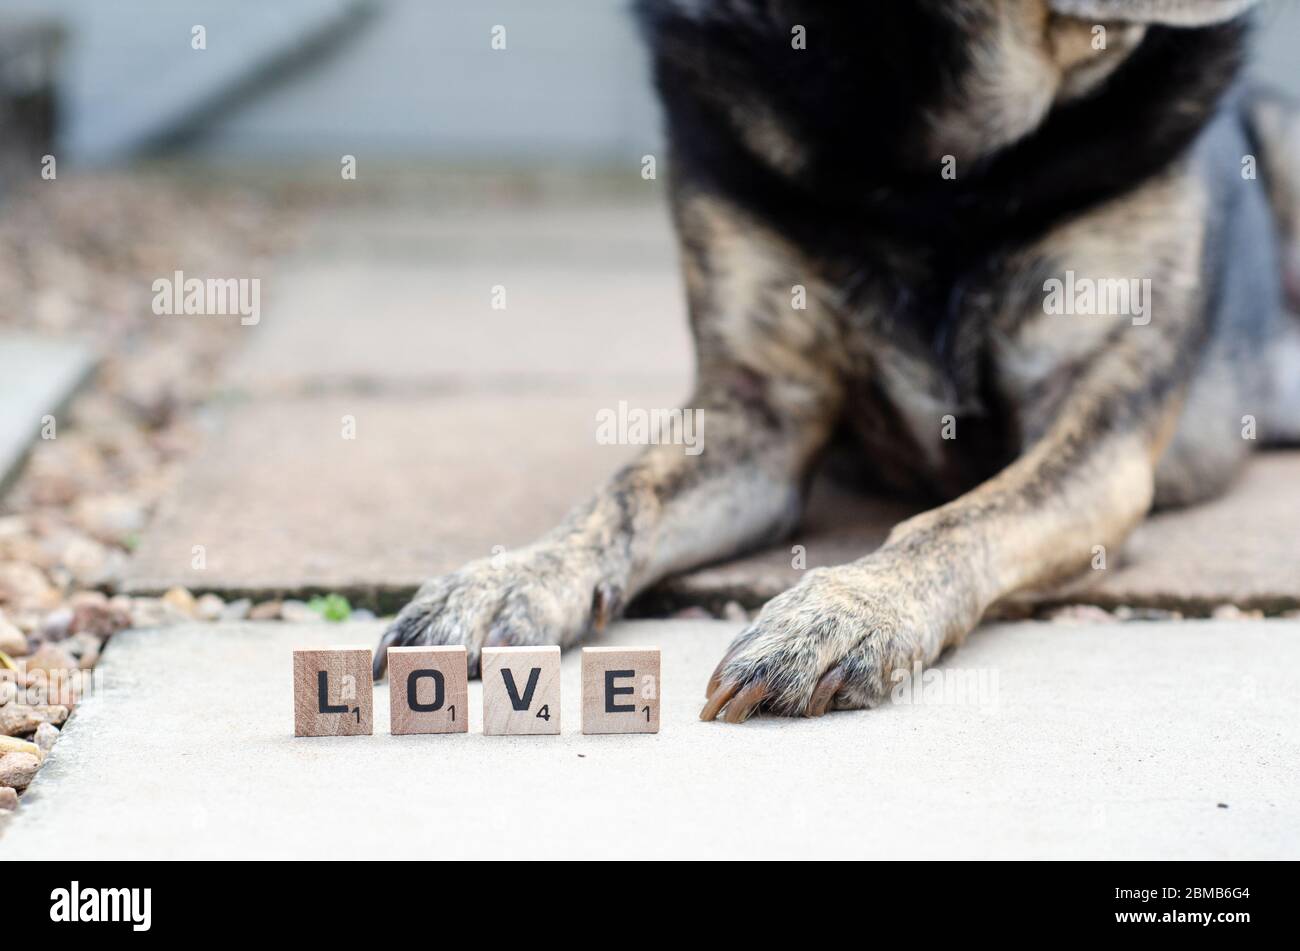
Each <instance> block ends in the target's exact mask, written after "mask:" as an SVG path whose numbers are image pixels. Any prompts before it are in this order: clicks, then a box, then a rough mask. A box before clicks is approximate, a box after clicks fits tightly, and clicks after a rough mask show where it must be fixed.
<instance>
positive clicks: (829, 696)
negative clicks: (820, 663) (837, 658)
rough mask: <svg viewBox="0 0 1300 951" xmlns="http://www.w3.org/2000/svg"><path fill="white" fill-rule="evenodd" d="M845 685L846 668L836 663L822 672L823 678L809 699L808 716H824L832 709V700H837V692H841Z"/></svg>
mask: <svg viewBox="0 0 1300 951" xmlns="http://www.w3.org/2000/svg"><path fill="white" fill-rule="evenodd" d="M843 685H844V668H843V667H841V666H840V665H839V664H836V665H835V666H834V667H832V668H831V669H830V670H828V671H826V673H824V674H822V678H821V680H819V681H817V687H816V688H815V689H814V690H813V695H812V699H811V700H809V701H808V714H807V715H808V716H810V717H820V716H824V715H825V713H826V711H827V710H828V709H830V705H831V703H832V701H834V700H835V694H837V693H838V692H839V689H840V687H841V686H843Z"/></svg>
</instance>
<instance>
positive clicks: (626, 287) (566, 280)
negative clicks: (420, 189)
mask: <svg viewBox="0 0 1300 951" xmlns="http://www.w3.org/2000/svg"><path fill="white" fill-rule="evenodd" d="M316 233H317V234H318V237H317V238H316V239H315V240H313V242H312V246H311V249H310V253H309V254H305V255H304V256H303V257H302V258H300V259H299V260H298V261H297V263H296V264H294V265H292V266H289V267H288V268H286V269H285V270H284V271H282V273H280V274H279V275H278V276H276V277H275V278H274V280H273V281H268V282H267V283H266V287H265V290H264V304H263V313H262V319H261V322H260V323H259V324H258V325H257V326H256V327H250V328H247V333H248V334H249V345H248V347H247V349H246V351H245V353H244V354H243V355H242V357H241V358H240V359H239V360H237V361H236V364H235V366H234V367H233V368H232V371H231V373H230V376H229V381H228V382H229V383H230V385H231V386H232V387H234V388H237V389H242V390H246V391H248V392H252V393H256V394H266V393H269V392H280V393H284V392H298V391H302V390H309V391H310V390H317V391H318V390H320V389H323V388H328V389H347V388H349V387H351V388H356V387H358V386H366V387H371V388H379V387H384V388H387V389H390V390H393V389H410V388H412V387H418V386H422V385H423V386H436V387H439V388H447V387H457V388H462V389H477V390H490V389H495V388H498V387H500V386H502V385H504V384H509V385H511V386H514V387H516V388H517V387H518V386H520V385H523V384H527V383H530V382H540V383H553V382H554V381H556V380H557V379H559V380H567V381H573V380H602V381H611V380H617V381H636V380H645V379H652V380H668V381H671V382H674V383H676V384H678V385H680V386H682V387H685V386H686V384H687V383H689V381H690V378H691V371H692V367H693V355H692V348H691V343H690V335H689V332H688V327H687V320H686V307H685V292H684V291H683V289H682V287H681V279H680V275H679V273H678V269H677V264H676V256H675V244H674V240H673V237H672V234H671V230H670V228H669V225H668V221H667V214H666V211H665V210H664V208H663V207H662V206H661V205H650V204H645V203H627V202H620V203H615V204H611V205H607V206H600V205H598V206H588V207H582V208H578V209H564V208H556V207H555V206H552V205H541V206H531V205H528V204H527V203H525V204H524V205H523V206H521V207H509V208H506V209H494V210H489V211H487V212H482V213H477V214H469V213H466V212H465V211H463V210H462V211H457V210H446V211H443V210H436V211H429V212H427V213H423V214H410V213H406V214H403V213H400V212H399V213H395V214H393V215H391V216H382V217H380V218H379V219H378V220H377V218H376V216H375V215H374V214H365V213H362V212H357V211H347V210H343V211H341V212H339V213H337V214H336V215H328V216H323V217H321V218H320V220H319V221H318V223H317V228H316ZM497 288H502V289H503V296H502V297H499V298H498V297H497V296H496V294H497V291H496V289H497ZM501 305H504V306H501Z"/></svg>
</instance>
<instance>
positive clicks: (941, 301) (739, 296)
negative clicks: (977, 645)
mask: <svg viewBox="0 0 1300 951" xmlns="http://www.w3.org/2000/svg"><path fill="white" fill-rule="evenodd" d="M1250 5H1251V4H1250V0H887V2H878V3H869V4H868V3H860V4H844V5H833V4H826V3H821V2H818V0H639V2H638V3H637V5H636V13H637V16H638V18H639V20H640V22H641V24H642V27H643V29H644V32H645V35H646V36H647V38H648V42H649V45H650V49H651V52H652V60H653V68H654V73H655V78H656V82H657V86H658V89H659V92H660V95H661V99H662V102H663V104H664V110H665V116H666V124H667V132H668V140H669V143H670V148H671V155H670V159H671V169H672V175H671V178H672V187H671V206H672V212H673V218H674V223H675V226H676V230H677V233H678V235H679V238H680V250H681V258H682V267H683V271H684V275H685V286H686V290H687V296H688V303H689V312H690V320H691V326H692V330H693V335H694V340H695V347H696V354H697V365H698V376H697V382H696V386H695V389H694V393H693V395H692V396H691V398H690V400H689V403H688V405H689V406H690V407H692V408H694V409H695V410H697V411H698V412H702V413H703V414H704V419H705V421H706V422H707V428H706V433H707V440H706V441H705V451H704V452H702V453H700V454H698V455H688V454H685V453H683V452H682V451H681V448H680V447H678V446H668V445H656V446H651V447H648V448H647V449H646V450H645V451H644V452H643V454H642V455H641V456H640V457H639V458H638V459H637V460H636V461H634V462H633V463H631V464H630V465H628V466H627V467H626V468H624V469H622V470H621V471H620V472H618V473H617V474H616V475H615V476H614V477H613V478H612V479H611V481H610V482H609V483H608V484H607V485H606V486H605V487H604V488H603V489H602V490H601V491H599V492H598V493H597V494H596V495H595V497H594V498H593V499H591V500H590V501H588V502H587V503H586V504H584V505H581V506H580V507H579V508H577V509H576V510H575V511H574V512H573V513H572V514H571V515H570V516H569V517H568V518H567V519H566V520H565V521H564V522H563V523H562V524H561V525H560V526H559V527H558V528H556V529H555V530H553V531H552V532H550V533H549V534H547V535H546V536H545V537H543V538H542V539H540V540H539V541H537V542H536V543H534V544H532V545H530V546H528V547H526V548H523V549H521V550H516V551H513V552H509V553H507V554H505V555H500V556H497V557H495V558H493V559H484V560H482V561H477V562H473V563H471V564H469V565H467V566H466V567H464V568H462V569H461V570H459V571H457V572H455V573H453V574H450V575H447V576H444V577H441V578H437V579H435V580H433V581H430V582H429V583H427V584H426V585H424V586H423V587H422V588H421V589H420V591H419V592H418V594H417V596H416V597H415V599H414V600H413V601H412V602H411V603H410V604H409V605H407V606H406V607H405V608H404V609H403V610H402V611H401V612H400V613H399V614H398V616H397V618H396V619H395V621H394V622H393V624H392V625H391V627H390V628H389V629H388V630H387V631H386V632H385V634H384V635H383V637H382V639H381V641H380V645H379V650H378V652H377V657H376V661H375V665H376V674H377V675H382V673H383V668H384V652H385V650H386V648H387V647H389V646H393V645H418V644H464V645H466V647H467V648H468V650H469V656H470V664H471V669H475V668H477V664H478V656H479V651H480V649H481V648H482V647H484V646H494V645H511V644H525V645H527V644H560V645H562V646H567V645H571V644H573V643H575V642H576V641H578V640H580V639H581V638H583V637H584V636H586V635H588V634H589V633H591V632H593V631H599V630H601V629H602V628H603V627H604V626H605V625H606V624H607V623H608V622H609V621H610V619H611V618H614V617H616V616H617V615H618V614H619V613H620V612H621V611H622V609H623V608H624V606H625V605H626V604H627V603H628V602H629V600H630V599H632V598H633V597H635V596H636V595H637V594H638V593H639V592H641V591H644V590H645V589H647V588H648V587H650V586H651V585H653V584H655V583H656V582H657V581H659V580H660V579H662V578H664V577H666V576H668V575H671V574H673V573H676V572H681V571H683V570H686V569H689V568H692V567H695V566H698V565H701V564H704V563H708V562H712V561H717V560H720V559H725V558H728V557H731V556H735V555H737V554H739V553H742V552H745V551H747V550H750V549H753V548H755V547H757V546H760V545H764V544H769V543H772V542H774V541H777V540H779V539H781V538H782V537H783V536H785V535H787V534H788V533H789V532H791V531H792V530H793V529H794V528H795V526H796V525H797V523H798V522H799V519H800V514H801V507H802V505H803V501H804V498H805V495H806V492H807V488H808V485H809V482H810V478H811V476H812V474H813V473H814V472H815V471H816V470H817V469H818V467H819V465H820V464H821V463H822V461H823V460H824V459H825V457H826V454H827V452H828V451H830V450H831V449H832V447H838V446H842V445H843V444H844V442H845V440H846V439H847V440H850V441H851V442H852V444H853V445H854V446H856V447H857V452H858V453H859V455H860V458H861V459H862V461H863V463H864V468H865V469H866V471H867V472H869V474H870V476H869V478H870V481H871V483H872V484H873V485H874V486H875V487H877V488H885V489H891V490H896V491H903V492H907V493H911V494H914V495H924V496H925V497H928V498H931V499H933V500H934V504H935V507H934V508H932V509H930V510H928V511H925V512H924V513H923V514H921V515H918V516H916V517H915V518H912V519H910V520H908V521H906V522H903V523H902V524H900V525H898V526H897V527H895V528H894V530H893V532H892V533H891V534H890V535H889V537H888V540H887V541H886V543H885V544H884V545H883V546H882V547H881V548H879V549H878V550H876V551H874V552H870V553H867V552H864V553H863V557H862V558H861V559H860V560H858V561H855V562H852V563H851V564H845V565H840V566H838V567H833V568H820V569H816V570H810V571H808V572H807V573H806V575H805V576H804V578H803V580H802V581H801V582H800V583H799V584H798V585H796V586H795V587H793V588H791V589H790V590H788V591H786V592H784V593H783V594H781V595H779V596H777V597H776V598H774V599H772V600H771V601H769V602H768V603H767V604H766V605H765V606H764V607H763V608H762V610H761V611H760V612H759V614H758V615H757V616H756V618H755V619H754V620H753V621H752V622H751V623H750V624H749V626H748V627H747V628H746V629H745V630H744V631H743V632H742V633H741V634H740V635H739V636H738V637H737V639H736V640H735V642H734V643H733V644H732V646H731V648H730V650H728V651H727V653H726V655H725V656H724V657H723V659H722V661H721V663H720V664H719V665H718V668H717V670H716V671H715V672H714V674H713V676H712V678H711V679H710V681H709V683H708V685H707V693H706V703H705V705H704V708H703V710H702V711H701V714H700V715H701V717H702V718H703V719H705V720H712V719H715V718H717V717H719V716H720V717H722V718H723V719H724V720H726V721H728V722H732V723H736V722H741V721H744V720H745V719H746V718H748V717H749V716H751V715H752V714H753V713H755V712H757V711H766V712H770V713H772V714H778V715H786V716H800V715H802V716H811V717H818V716H821V715H823V714H825V713H826V712H827V711H829V710H840V709H855V708H864V707H871V706H874V705H877V704H879V703H880V702H881V701H882V700H884V699H885V698H886V697H887V696H888V694H889V690H890V689H891V684H892V677H893V673H894V672H895V671H898V670H911V669H913V665H914V664H917V663H921V664H930V663H932V662H934V661H935V660H936V659H937V658H938V657H939V656H940V654H941V653H942V652H943V651H944V650H946V649H948V648H950V647H953V646H954V645H957V644H959V643H960V642H961V641H962V640H963V638H964V637H965V636H966V635H967V634H968V633H969V632H970V631H971V629H972V628H974V627H975V626H976V624H977V623H978V622H979V620H980V618H981V616H982V615H983V614H984V613H985V612H986V611H987V610H988V609H989V608H990V607H991V606H992V605H993V604H994V603H996V602H998V601H999V600H1000V599H1003V598H1005V597H1006V596H1008V595H1010V594H1012V593H1013V592H1017V591H1021V590H1024V589H1032V588H1036V587H1042V586H1046V585H1049V584H1051V583H1053V582H1056V581H1058V580H1060V579H1063V578H1066V577H1068V576H1070V575H1071V574H1074V573H1076V572H1079V571H1080V570H1082V569H1085V568H1086V567H1087V566H1088V565H1089V563H1090V560H1091V558H1092V556H1093V553H1094V551H1095V550H1096V546H1104V547H1105V548H1111V547H1113V546H1119V545H1120V544H1121V543H1122V542H1123V540H1124V538H1125V536H1126V535H1128V534H1129V532H1130V531H1131V530H1132V529H1133V527H1134V526H1135V525H1137V524H1138V523H1139V522H1140V521H1141V520H1142V519H1143V518H1144V516H1145V515H1146V514H1147V512H1148V511H1150V510H1151V509H1152V508H1153V507H1154V506H1171V505H1187V504H1191V503H1194V502H1196V501H1198V500H1201V499H1204V498H1207V497H1209V496H1212V495H1214V494H1215V493H1217V492H1220V491H1221V490H1222V489H1223V488H1224V487H1225V486H1226V485H1227V484H1228V483H1229V482H1230V481H1231V479H1232V478H1233V475H1234V473H1235V472H1236V471H1237V470H1238V468H1239V467H1240V466H1241V464H1242V462H1243V460H1244V459H1245V458H1246V457H1247V455H1248V452H1249V451H1250V449H1251V447H1252V446H1257V445H1260V444H1261V443H1267V442H1293V441H1294V440H1296V439H1297V437H1300V319H1298V318H1297V317H1295V316H1294V314H1293V313H1290V312H1289V307H1288V303H1287V291H1288V289H1289V290H1290V293H1291V296H1292V307H1294V305H1295V303H1296V300H1300V267H1297V264H1298V263H1300V252H1298V251H1297V248H1300V241H1297V236H1298V233H1300V232H1298V229H1300V120H1298V119H1297V115H1296V112H1295V111H1294V110H1293V109H1292V108H1291V106H1290V105H1289V104H1288V103H1286V102H1284V101H1283V100H1281V99H1279V98H1278V97H1276V96H1274V95H1271V94H1269V93H1267V92H1263V91H1258V90H1255V89H1252V88H1250V87H1249V86H1248V85H1247V84H1246V83H1245V81H1244V80H1243V79H1242V68H1243V61H1244V59H1245V50H1246V46H1247V40H1248V34H1249V25H1250V14H1249V13H1248V11H1247V7H1249V6H1250ZM800 292H802V299H801V300H800V299H799V298H800ZM799 304H802V306H799ZM1248 427H1257V430H1258V438H1257V439H1250V438H1243V433H1244V432H1245V430H1246V428H1248Z"/></svg>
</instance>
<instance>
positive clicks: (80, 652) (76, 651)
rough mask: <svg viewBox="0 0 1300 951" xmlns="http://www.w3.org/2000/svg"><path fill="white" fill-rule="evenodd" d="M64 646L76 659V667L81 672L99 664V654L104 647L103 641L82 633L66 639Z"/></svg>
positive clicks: (84, 632) (92, 635)
mask: <svg viewBox="0 0 1300 951" xmlns="http://www.w3.org/2000/svg"><path fill="white" fill-rule="evenodd" d="M64 646H65V647H67V649H68V652H69V653H71V654H73V655H74V656H75V657H76V658H77V665H78V666H79V667H80V668H81V669H82V670H90V668H92V667H94V666H95V664H97V663H98V662H99V652H100V650H101V649H102V648H103V646H104V639H103V638H100V637H97V636H95V635H94V634H90V633H88V632H86V631H82V632H80V633H78V634H73V635H72V637H70V638H68V640H67V643H66V644H65V645H64Z"/></svg>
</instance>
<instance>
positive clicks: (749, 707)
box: [723, 680, 767, 723]
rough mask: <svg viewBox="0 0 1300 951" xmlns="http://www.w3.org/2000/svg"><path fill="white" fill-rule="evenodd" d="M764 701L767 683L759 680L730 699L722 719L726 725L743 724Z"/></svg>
mask: <svg viewBox="0 0 1300 951" xmlns="http://www.w3.org/2000/svg"><path fill="white" fill-rule="evenodd" d="M766 699H767V681H766V680H760V681H758V682H757V683H752V684H750V685H749V686H748V687H746V688H745V689H744V690H742V691H740V693H738V694H736V695H735V696H734V697H732V698H731V703H729V704H727V712H726V715H725V716H723V719H724V720H726V721H727V722H728V723H744V722H745V721H746V720H748V719H749V718H750V716H752V715H753V714H754V712H755V711H756V710H758V706H759V704H761V703H762V702H763V701H764V700H766Z"/></svg>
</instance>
